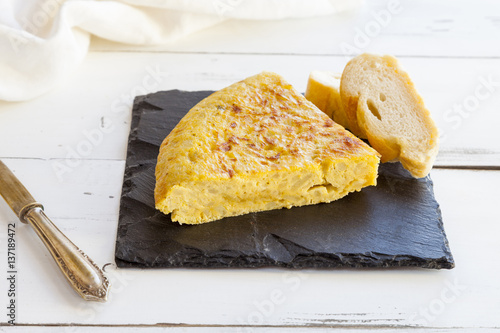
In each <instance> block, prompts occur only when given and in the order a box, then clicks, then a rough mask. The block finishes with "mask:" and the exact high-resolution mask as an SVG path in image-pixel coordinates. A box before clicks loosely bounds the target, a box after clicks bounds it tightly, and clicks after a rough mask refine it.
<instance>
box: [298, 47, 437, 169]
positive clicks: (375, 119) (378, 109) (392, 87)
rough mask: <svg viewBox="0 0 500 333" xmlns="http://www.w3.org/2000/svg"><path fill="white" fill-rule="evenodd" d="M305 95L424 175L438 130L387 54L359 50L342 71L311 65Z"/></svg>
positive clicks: (434, 151) (385, 155) (383, 152)
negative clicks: (320, 70)
mask: <svg viewBox="0 0 500 333" xmlns="http://www.w3.org/2000/svg"><path fill="white" fill-rule="evenodd" d="M305 96H306V98H307V99H309V100H310V101H311V102H313V103H314V104H315V105H316V106H317V107H318V108H319V109H320V110H322V111H323V112H325V113H326V114H327V115H328V116H330V118H332V119H333V120H334V121H335V122H337V123H339V124H340V125H342V126H344V127H345V128H347V129H349V130H350V131H351V132H353V133H354V134H355V135H357V136H358V137H360V138H363V139H368V140H369V142H370V144H371V145H372V146H373V148H375V149H376V150H377V151H378V152H379V153H380V154H381V155H382V162H388V161H398V160H399V161H401V163H402V164H403V166H404V167H405V168H406V169H407V170H409V171H410V173H411V174H412V175H413V176H414V177H416V178H420V177H425V176H426V175H427V174H428V173H429V171H430V169H431V168H432V164H433V163H434V160H435V158H436V155H437V153H438V137H439V135H438V130H437V128H436V125H435V124H434V121H433V120H432V118H431V116H430V113H429V111H428V110H427V109H426V108H425V106H424V102H423V100H422V97H420V95H419V94H418V93H417V91H416V89H415V87H414V85H413V83H412V81H411V80H410V77H409V76H408V74H407V73H406V72H404V71H403V70H402V69H401V67H400V66H399V64H398V61H397V59H396V58H394V57H391V56H376V55H371V54H362V55H360V56H358V57H356V58H354V59H352V60H351V61H350V62H349V63H348V64H347V66H346V67H345V69H344V72H343V74H342V77H340V74H336V73H334V72H319V71H313V72H311V74H310V75H309V81H308V84H307V90H306V94H305Z"/></svg>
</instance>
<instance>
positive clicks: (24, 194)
mask: <svg viewBox="0 0 500 333" xmlns="http://www.w3.org/2000/svg"><path fill="white" fill-rule="evenodd" d="M0 195H2V197H3V198H4V199H5V201H7V203H8V204H9V206H10V208H12V210H13V211H14V213H16V215H17V216H18V217H19V220H21V222H23V223H28V224H30V225H31V226H32V227H33V229H35V231H36V233H37V234H38V236H39V237H40V238H41V239H42V241H43V243H44V244H45V246H46V247H47V249H48V250H49V251H50V254H51V255H52V257H53V258H54V260H55V261H56V263H57V265H58V266H59V268H60V269H61V271H62V273H63V274H64V276H65V277H66V279H67V280H68V282H69V283H70V284H71V286H72V287H73V289H75V290H76V292H77V293H78V294H80V296H82V297H83V298H84V299H85V300H87V301H100V302H105V301H106V300H107V296H108V290H109V281H108V279H107V278H106V276H105V275H104V273H103V272H102V271H101V269H100V268H99V267H98V266H97V265H96V264H95V263H94V262H93V261H92V259H90V258H89V257H88V256H87V255H86V254H85V253H83V252H82V251H81V250H80V249H79V248H78V247H76V246H75V244H73V243H72V242H71V241H70V240H69V239H68V238H67V237H66V236H65V235H64V234H63V233H62V232H61V231H60V230H59V229H58V228H57V227H56V226H55V225H54V224H53V223H52V221H50V219H49V218H48V217H47V215H45V212H44V211H43V206H42V205H41V204H40V203H38V202H36V201H35V199H34V198H33V197H32V196H31V194H30V193H29V192H28V190H27V189H26V188H25V187H24V186H23V184H21V182H20V181H19V180H18V179H17V177H16V176H15V175H14V174H13V173H12V171H10V169H9V168H8V167H7V166H6V165H5V164H4V163H3V162H2V161H0Z"/></svg>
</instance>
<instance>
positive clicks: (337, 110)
mask: <svg viewBox="0 0 500 333" xmlns="http://www.w3.org/2000/svg"><path fill="white" fill-rule="evenodd" d="M341 76H342V74H339V73H335V72H321V71H312V72H311V74H309V80H308V81H307V89H306V94H305V97H306V98H307V99H308V100H309V101H311V102H312V103H313V104H314V105H316V107H317V108H318V109H320V110H321V111H323V112H324V113H326V114H327V115H328V117H330V118H332V119H333V121H334V122H336V123H337V124H339V125H342V126H344V127H349V124H348V123H347V118H346V115H345V113H344V108H343V107H342V101H341V100H340V77H341Z"/></svg>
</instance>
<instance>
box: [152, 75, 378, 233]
mask: <svg viewBox="0 0 500 333" xmlns="http://www.w3.org/2000/svg"><path fill="white" fill-rule="evenodd" d="M378 163H379V155H378V153H377V152H376V151H375V150H373V149H372V148H371V147H369V146H368V145H367V144H365V143H364V142H363V141H361V140H359V139H358V138H356V137H355V136H354V135H352V134H351V133H349V132H347V131H346V130H344V128H343V127H342V126H340V125H338V124H336V123H334V122H333V121H332V120H331V119H329V118H328V116H327V115H326V114H324V113H323V112H322V111H320V110H319V109H318V108H316V107H315V106H314V105H313V104H312V103H311V102H309V101H308V100H306V99H305V98H304V97H303V96H302V95H301V94H300V93H299V92H297V91H296V90H295V89H294V88H293V87H292V86H291V85H290V84H288V83H287V82H286V81H285V80H284V79H283V78H282V77H281V76H279V75H278V74H275V73H271V72H263V73H261V74H258V75H255V76H252V77H249V78H247V79H245V80H243V81H240V82H237V83H235V84H233V85H231V86H229V87H227V88H224V89H222V90H220V91H217V92H215V93H213V94H212V95H210V96H209V97H207V98H205V99H204V100H202V101H201V102H200V103H198V104H197V105H196V106H194V107H193V108H192V109H191V110H190V111H189V112H188V113H187V114H186V115H185V116H184V118H183V119H182V120H181V121H180V122H179V124H178V125H177V126H176V127H175V128H174V129H173V130H172V132H171V133H170V134H169V135H168V136H167V137H166V138H165V140H164V141H163V143H162V145H161V147H160V152H159V155H158V162H157V165H156V186H155V204H156V208H157V209H158V210H160V211H162V212H164V213H165V214H169V213H171V219H172V221H177V222H179V223H181V224H182V223H186V224H199V223H205V222H210V221H214V220H218V219H221V218H223V217H227V216H236V215H241V214H246V213H250V212H258V211H265V210H271V209H278V208H283V207H287V208H291V207H292V206H303V205H311V204H316V203H320V202H331V201H333V200H336V199H339V198H341V197H343V196H345V195H347V194H348V193H349V192H353V191H359V190H361V188H363V187H365V186H369V185H376V178H377V169H378Z"/></svg>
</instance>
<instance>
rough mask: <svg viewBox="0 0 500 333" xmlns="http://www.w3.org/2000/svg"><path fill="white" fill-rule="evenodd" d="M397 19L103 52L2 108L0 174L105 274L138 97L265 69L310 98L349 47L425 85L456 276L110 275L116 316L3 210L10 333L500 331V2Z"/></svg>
mask: <svg viewBox="0 0 500 333" xmlns="http://www.w3.org/2000/svg"><path fill="white" fill-rule="evenodd" d="M390 9H391V10H392V9H393V8H392V7H391V5H389V4H388V3H386V2H384V1H369V2H367V3H366V4H365V6H364V7H363V8H362V9H361V10H359V11H357V12H351V13H344V14H342V15H337V16H328V17H320V18H314V19H306V20H288V21H277V22H241V21H240V22H231V21H230V22H226V23H223V24H220V25H218V26H215V27H213V28H210V29H207V30H205V31H202V32H199V33H196V34H194V35H191V36H189V37H187V38H184V39H182V40H179V41H178V42H176V43H173V44H170V45H165V46H161V47H155V48H149V49H148V48H147V49H144V48H141V49H140V48H134V47H128V46H123V45H113V44H109V43H106V42H104V41H102V40H97V39H96V40H94V41H93V45H92V52H91V53H90V54H89V55H88V57H87V58H86V60H85V62H84V63H83V65H82V66H81V67H80V68H79V69H78V70H77V71H76V72H74V73H73V74H72V75H71V76H70V77H69V78H68V79H67V80H66V81H64V82H62V83H61V84H60V85H59V87H57V88H56V89H54V90H52V91H51V92H49V93H48V94H46V95H44V96H42V97H40V98H37V99H35V100H32V101H29V102H23V103H7V102H0V159H2V160H3V161H4V162H5V163H6V164H7V165H8V166H9V167H11V168H12V170H13V171H14V172H15V174H16V175H17V176H18V177H19V178H20V179H21V181H23V183H24V184H25V185H26V187H27V188H28V189H29V190H30V191H31V192H32V194H33V195H34V196H35V197H36V198H37V199H38V200H40V201H41V202H43V203H44V205H45V207H46V212H47V214H48V215H49V216H50V217H51V218H52V219H53V221H54V222H55V223H56V224H57V225H58V227H59V228H60V229H61V230H62V231H63V232H64V233H65V234H66V235H67V236H68V237H70V238H71V239H72V240H73V241H74V242H75V243H76V244H77V245H79V246H80V247H81V248H82V249H83V250H84V251H85V252H87V254H89V255H90V256H91V257H92V258H93V259H94V260H95V261H96V262H97V263H98V264H99V265H100V266H101V267H102V266H103V265H105V264H107V263H111V264H112V263H113V262H114V245H115V236H116V227H117V221H118V208H119V198H120V192H121V185H122V180H123V170H124V165H125V162H124V160H125V157H126V145H127V137H128V132H129V127H130V115H131V109H130V106H131V102H132V98H133V96H135V95H138V94H139V95H140V94H144V93H146V92H154V91H158V90H168V89H184V90H200V89H210V90H217V89H220V88H222V87H224V86H227V85H229V84H231V83H233V82H235V81H238V80H240V79H243V78H245V77H247V76H250V75H253V74H256V73H258V72H260V71H262V70H271V71H275V72H277V73H280V74H282V75H283V76H285V78H286V79H287V80H288V81H289V82H291V83H292V84H293V85H294V86H295V87H296V88H298V89H299V90H300V91H304V90H305V87H306V83H307V77H308V74H309V72H310V71H311V70H315V69H318V70H334V71H341V70H342V69H343V67H344V65H345V63H346V62H347V60H348V59H349V58H350V56H351V54H350V50H351V49H352V48H356V49H357V50H358V51H357V52H358V53H359V52H365V51H366V52H376V53H386V54H393V55H396V56H398V57H399V58H400V60H401V62H402V64H403V66H404V67H405V68H406V69H407V71H408V72H409V73H410V75H411V76H412V78H413V79H414V81H415V84H416V86H417V88H418V89H419V91H420V92H421V94H422V95H423V96H424V98H425V100H426V103H427V106H428V108H429V109H430V110H431V112H432V114H433V116H434V119H435V120H436V122H437V124H438V126H439V127H440V129H441V133H442V135H443V136H442V144H441V150H440V153H439V156H438V159H437V162H436V165H435V168H434V169H433V170H432V173H431V176H432V178H433V180H434V182H435V194H436V197H437V200H438V202H439V203H440V204H441V208H442V212H443V219H444V223H445V230H446V233H447V235H448V239H449V242H450V247H451V250H452V252H453V255H454V257H455V261H456V268H455V269H453V270H442V271H434V270H424V269H395V270H385V269H380V270H331V271H324V270H322V271H317V270H304V271H288V270H282V269H256V270H209V269H196V270H193V269H157V270H141V269H116V268H115V267H113V265H108V266H107V267H106V272H107V273H108V274H109V277H110V279H111V281H112V284H113V288H112V292H111V295H110V298H109V301H108V302H107V303H105V304H97V303H89V302H85V301H83V300H82V299H80V298H79V297H78V296H77V295H76V293H74V292H73V290H72V289H71V288H70V287H69V285H67V283H66V281H65V280H64V278H63V276H62V275H61V274H60V273H59V272H58V271H57V269H56V265H55V264H54V263H53V261H52V259H51V258H50V256H49V254H48V252H47V251H46V250H45V248H44V247H43V245H42V243H41V242H40V241H39V240H38V238H37V237H36V235H35V233H34V231H33V230H31V229H30V227H28V226H27V225H22V224H21V223H19V221H18V220H17V219H16V216H15V215H14V214H13V213H12V212H11V211H10V209H9V208H8V206H7V205H6V204H5V202H3V200H0V220H1V224H0V272H3V273H0V308H2V309H4V310H2V311H0V322H1V323H2V325H6V323H7V320H8V317H7V311H8V310H7V309H6V307H7V305H8V302H9V297H8V295H7V293H8V289H9V285H8V281H7V277H8V273H7V271H8V268H7V237H8V236H7V224H8V223H13V222H15V223H16V240H17V250H16V251H17V257H16V260H17V263H18V273H17V286H16V306H17V308H16V311H17V312H16V323H17V326H16V327H13V328H8V327H7V326H1V327H0V331H3V330H7V329H12V330H14V331H19V332H67V331H68V332H86V331H88V330H89V329H90V327H92V328H94V329H95V330H97V331H99V332H108V331H120V332H135V331H137V330H139V329H145V330H146V331H147V332H157V331H160V330H164V329H167V330H171V331H173V332H177V331H182V332H184V331H186V330H189V329H192V330H194V331H196V332H212V331H215V332H229V331H240V332H253V331H254V332H267V331H269V332H275V331H282V330H291V329H292V328H293V329H294V330H296V331H303V330H306V329H307V330H312V331H318V332H319V331H324V329H325V328H328V327H338V328H352V330H351V331H350V332H362V331H371V330H380V331H382V332H390V331H392V330H393V329H396V328H406V329H408V327H414V328H415V330H416V331H420V330H422V331H432V332H441V331H446V332H448V331H452V330H453V331H460V332H469V331H472V330H473V329H474V330H476V329H477V330H480V329H482V330H483V331H490V330H491V331H493V330H495V329H498V328H499V327H500V284H499V281H500V241H499V236H500V209H499V206H500V194H499V188H500V130H499V125H500V3H499V2H498V1H482V2H466V1H451V0H450V1H419V2H417V1H401V2H396V10H393V11H392V13H390V12H389V10H390ZM381 11H386V12H384V13H390V14H389V16H387V15H385V16H384V15H383V14H380V13H381ZM363 31H364V34H368V35H367V36H366V37H365V38H363V37H362V36H361V35H362V34H363V33H362V32H363ZM110 127H111V130H109V128H110ZM103 129H108V130H107V131H106V132H104V131H103ZM485 254H489V255H488V256H485Z"/></svg>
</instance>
